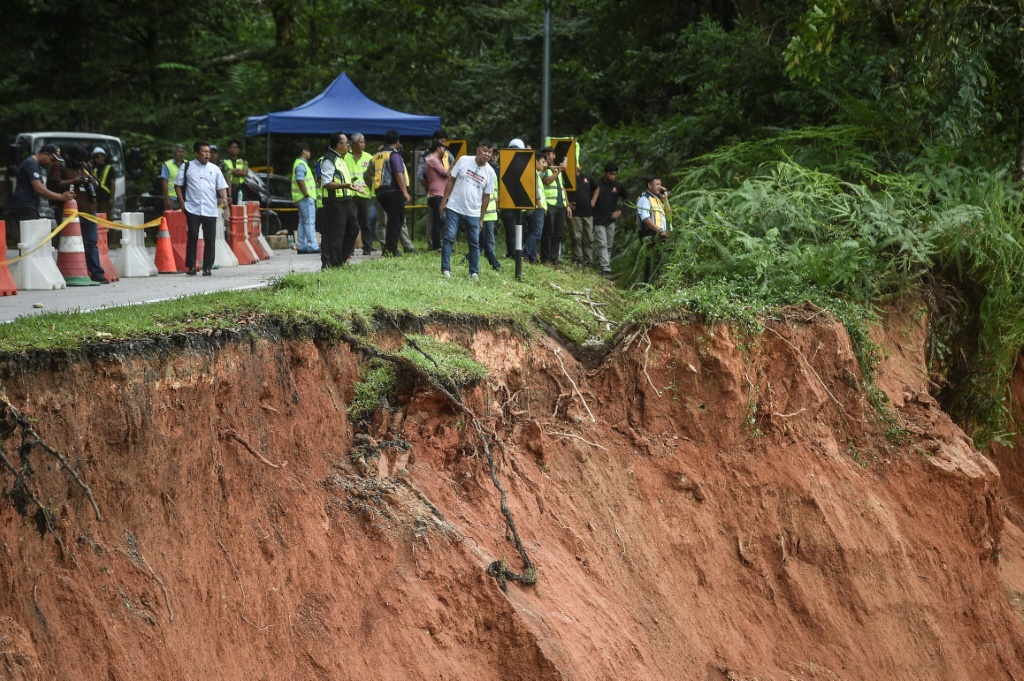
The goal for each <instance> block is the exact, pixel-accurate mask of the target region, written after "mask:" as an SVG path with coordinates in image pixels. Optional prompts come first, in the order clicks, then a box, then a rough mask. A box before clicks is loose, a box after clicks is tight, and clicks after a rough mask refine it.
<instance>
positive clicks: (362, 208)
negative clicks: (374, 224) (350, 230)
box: [352, 196, 373, 253]
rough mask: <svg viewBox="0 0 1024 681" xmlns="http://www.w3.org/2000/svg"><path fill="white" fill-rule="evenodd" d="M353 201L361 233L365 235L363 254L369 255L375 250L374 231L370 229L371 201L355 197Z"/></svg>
mask: <svg viewBox="0 0 1024 681" xmlns="http://www.w3.org/2000/svg"><path fill="white" fill-rule="evenodd" d="M352 201H353V203H355V205H356V219H357V221H358V222H359V233H360V234H362V235H363V252H364V253H369V252H370V251H371V250H373V230H371V229H370V199H364V198H363V197H361V196H355V197H353V198H352Z"/></svg>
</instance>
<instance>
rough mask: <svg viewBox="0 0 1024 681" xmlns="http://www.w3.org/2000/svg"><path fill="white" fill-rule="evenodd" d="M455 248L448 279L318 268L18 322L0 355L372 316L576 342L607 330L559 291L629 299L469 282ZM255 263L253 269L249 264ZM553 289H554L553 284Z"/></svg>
mask: <svg viewBox="0 0 1024 681" xmlns="http://www.w3.org/2000/svg"><path fill="white" fill-rule="evenodd" d="M464 254H465V247H464V246H463V250H462V252H461V253H460V252H456V253H455V254H453V256H452V263H453V273H452V278H451V279H445V278H443V277H442V276H441V271H440V270H441V267H440V257H439V256H438V255H437V254H433V253H422V254H416V255H406V256H404V257H401V258H388V259H379V260H372V261H367V262H363V263H360V264H359V265H356V266H351V267H343V268H340V269H336V270H330V271H327V272H315V273H309V274H289V275H286V276H285V277H283V278H282V279H281V280H280V281H278V282H276V283H275V284H274V285H272V286H271V287H269V288H267V289H261V290H249V291H235V292H221V293H213V294H209V295H198V296H189V297H187V298H181V299H178V300H173V301H164V302H159V303H152V304H148V305H134V306H128V307H119V308H112V309H109V310H97V311H93V312H86V313H78V312H76V313H70V314H64V313H54V314H46V315H39V316H32V317H23V318H21V319H18V320H16V321H14V322H12V323H10V324H6V325H4V326H3V327H2V328H3V333H2V334H0V352H22V351H25V350H30V349H74V348H77V347H80V346H81V345H83V344H85V343H90V342H96V341H105V340H123V339H130V338H139V337H146V336H152V335H159V334H169V333H175V332H187V331H193V330H200V329H224V328H237V327H238V326H240V325H244V324H248V323H251V322H252V321H253V320H254V318H258V317H259V316H268V317H272V318H276V319H279V320H281V321H282V322H285V323H297V324H308V323H313V324H319V325H322V326H325V327H327V328H332V327H334V328H338V329H340V330H344V331H351V329H352V328H353V326H354V322H358V323H359V324H360V325H361V326H362V328H370V329H372V328H373V326H374V325H373V320H374V319H375V318H376V317H377V316H378V315H379V314H380V313H393V314H398V315H412V316H415V317H420V318H428V317H431V316H436V315H448V316H452V317H463V318H467V319H479V320H481V321H483V320H489V321H491V322H498V323H507V324H511V325H513V326H516V327H519V328H522V329H530V328H532V321H533V319H534V317H541V318H543V319H544V320H546V321H547V322H548V323H549V324H551V325H553V326H554V327H555V328H557V329H558V330H559V331H560V332H562V333H563V334H565V335H566V336H567V337H568V338H571V339H573V340H575V341H577V342H583V341H586V340H587V339H590V338H601V339H603V338H604V337H606V334H607V333H608V332H607V331H606V330H605V329H604V328H603V327H602V325H601V324H600V323H599V322H598V321H597V320H596V319H595V318H594V317H593V315H592V313H591V312H590V310H589V309H588V308H585V307H584V306H583V305H581V304H580V303H579V302H578V301H577V300H575V299H574V298H573V297H572V296H570V295H568V293H566V292H567V291H582V290H583V289H589V290H590V295H591V296H592V298H593V299H594V300H596V301H598V302H601V303H604V304H605V307H603V308H602V311H603V312H604V313H605V315H606V316H607V317H608V318H610V319H622V317H623V316H624V315H625V313H626V311H627V309H628V307H629V300H630V296H629V295H628V294H626V293H623V292H622V291H619V290H616V289H615V288H614V287H613V286H612V285H610V284H609V282H607V281H605V280H604V279H602V278H600V277H598V276H595V275H593V274H591V273H589V272H587V271H584V270H582V269H577V268H574V267H572V266H564V267H562V268H560V269H552V268H550V267H544V266H534V265H524V270H523V280H522V281H516V279H515V276H514V263H513V262H512V261H511V260H504V261H503V262H502V264H503V265H504V266H503V268H502V270H501V271H500V272H494V271H492V270H491V269H490V268H489V267H487V266H486V263H484V264H485V267H484V268H483V269H482V270H481V272H480V281H479V283H474V282H472V281H470V279H469V276H468V275H469V273H468V269H467V267H466V265H465V264H464V260H463V256H464ZM257 267H258V265H257ZM556 286H557V287H558V288H556Z"/></svg>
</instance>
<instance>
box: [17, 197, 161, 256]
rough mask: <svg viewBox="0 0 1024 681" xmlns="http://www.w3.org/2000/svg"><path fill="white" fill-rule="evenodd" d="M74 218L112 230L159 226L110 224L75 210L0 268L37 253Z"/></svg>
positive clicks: (154, 223)
mask: <svg viewBox="0 0 1024 681" xmlns="http://www.w3.org/2000/svg"><path fill="white" fill-rule="evenodd" d="M76 216H77V217H80V218H85V219H86V220H88V221H89V222H95V223H97V224H100V225H105V226H107V227H112V228H113V229H146V228H147V227H157V226H159V225H160V220H159V219H157V220H150V221H149V222H147V223H146V224H144V225H137V226H136V225H124V224H121V223H120V222H111V221H110V220H104V219H103V218H100V217H96V216H95V215H92V214H90V213H82V212H80V211H77V210H74V211H70V212H68V213H67V216H66V217H65V218H64V222H62V223H60V224H59V225H57V228H56V229H54V230H53V231H52V232H50V234H49V235H48V236H47V237H46V238H44V239H43V240H42V241H40V242H39V243H38V244H36V245H35V246H33V247H32V248H30V249H29V250H28V251H26V252H24V253H22V254H21V255H19V256H17V257H14V258H11V259H10V260H4V261H2V262H0V267H4V266H6V265H10V264H11V263H16V262H18V261H19V260H24V259H25V258H27V257H28V256H30V255H32V254H33V253H35V252H36V251H38V250H39V249H40V248H42V247H43V244H45V243H46V242H47V241H49V240H50V239H52V238H53V237H55V236H57V235H58V234H60V232H61V230H62V229H64V228H65V227H67V226H68V225H69V224H70V223H71V220H72V218H74V217H76Z"/></svg>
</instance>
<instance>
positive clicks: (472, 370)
mask: <svg viewBox="0 0 1024 681" xmlns="http://www.w3.org/2000/svg"><path fill="white" fill-rule="evenodd" d="M409 338H410V339H411V340H412V341H413V342H414V343H415V344H416V347H413V346H412V345H411V344H406V345H405V347H403V348H402V350H401V351H400V352H399V354H401V355H403V356H404V357H406V358H408V359H409V360H411V361H413V362H415V363H416V364H418V365H420V366H421V367H423V368H424V369H425V370H426V371H427V373H429V374H430V375H431V376H432V377H433V378H434V379H435V380H437V381H439V382H440V383H441V385H443V386H445V387H446V388H448V389H449V390H453V391H459V390H460V389H461V388H462V387H463V386H466V385H468V384H470V383H473V382H475V381H479V380H480V379H482V378H483V377H484V376H486V375H487V368H486V367H484V366H483V365H482V364H479V363H478V362H476V361H475V360H474V359H473V355H472V354H470V352H469V350H467V349H466V348H464V347H462V346H461V345H458V344H456V343H446V342H444V341H439V340H437V339H435V338H432V337H430V336H418V335H417V336H409ZM417 348H419V349H418V350H417ZM421 351H422V352H421ZM427 355H430V357H427Z"/></svg>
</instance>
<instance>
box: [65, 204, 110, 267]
mask: <svg viewBox="0 0 1024 681" xmlns="http://www.w3.org/2000/svg"><path fill="white" fill-rule="evenodd" d="M70 213H74V214H75V216H74V217H73V218H72V219H71V222H69V223H68V224H67V226H66V227H64V229H63V230H62V231H61V233H60V245H59V246H58V247H57V269H59V270H60V273H61V274H63V275H64V282H65V283H66V284H67V285H68V286H99V285H100V283H99V282H98V281H93V280H92V278H91V277H90V276H89V267H88V266H87V265H86V264H85V242H84V241H83V240H82V225H81V223H79V222H78V202H77V201H75V200H74V199H71V200H70V201H67V202H66V203H65V204H64V215H68V214H70Z"/></svg>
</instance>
